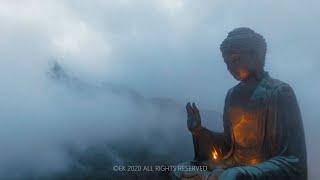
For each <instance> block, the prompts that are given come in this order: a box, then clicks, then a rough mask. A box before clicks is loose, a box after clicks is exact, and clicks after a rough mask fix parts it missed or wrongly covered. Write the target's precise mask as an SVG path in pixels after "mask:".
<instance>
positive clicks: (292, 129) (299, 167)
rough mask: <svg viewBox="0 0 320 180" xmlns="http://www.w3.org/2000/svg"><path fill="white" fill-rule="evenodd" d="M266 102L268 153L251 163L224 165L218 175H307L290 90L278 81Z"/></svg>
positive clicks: (276, 179)
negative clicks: (263, 157) (256, 162)
mask: <svg viewBox="0 0 320 180" xmlns="http://www.w3.org/2000/svg"><path fill="white" fill-rule="evenodd" d="M270 103H271V104H270V109H269V113H268V122H267V124H268V125H267V134H266V146H267V148H266V149H267V152H269V153H271V156H272V157H271V158H270V159H269V160H267V161H265V162H262V163H260V164H257V165H254V166H245V167H236V168H231V169H228V170H226V171H225V172H224V173H223V174H222V175H221V176H220V179H222V180H224V179H228V180H229V179H231V180H232V179H250V180H260V179H267V180H269V179H272V180H282V179H298V180H302V179H303V180H305V179H307V163H306V149H305V140H304V131H303V125H302V120H301V115H300V110H299V107H298V104H297V100H296V97H295V95H294V92H293V90H292V89H291V88H290V86H289V85H282V86H281V87H279V88H278V89H277V90H276V91H275V93H274V94H273V96H272V99H271V102H270Z"/></svg>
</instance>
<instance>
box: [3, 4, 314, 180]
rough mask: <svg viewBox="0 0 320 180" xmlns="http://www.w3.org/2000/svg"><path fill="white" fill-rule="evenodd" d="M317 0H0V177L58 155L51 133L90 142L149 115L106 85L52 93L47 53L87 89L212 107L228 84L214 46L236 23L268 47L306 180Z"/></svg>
mask: <svg viewBox="0 0 320 180" xmlns="http://www.w3.org/2000/svg"><path fill="white" fill-rule="evenodd" d="M319 6H320V3H319V2H317V1H316V0H314V1H304V2H302V1H296V0H284V1H270V0H264V1H253V0H244V1H241V2H240V1H236V0H200V1H194V0H91V1H85V0H69V1H68V0H0V58H1V60H0V82H1V84H0V123H1V126H0V143H1V144H2V145H1V147H2V148H1V150H0V153H1V154H0V173H1V172H3V173H6V172H8V169H10V168H11V166H12V167H15V163H16V164H21V163H25V164H29V163H30V162H32V160H33V159H34V158H39V159H41V160H39V162H38V164H34V168H35V169H36V170H38V169H40V171H41V168H44V167H43V166H42V165H43V164H46V167H45V168H46V169H47V168H49V169H54V170H59V168H63V167H61V164H65V163H64V162H65V161H67V159H68V158H66V157H64V156H65V155H64V154H63V153H62V152H61V151H60V150H59V147H60V146H57V144H61V143H62V141H63V142H64V141H66V142H68V141H72V142H74V141H77V140H79V137H81V138H80V139H82V140H79V141H85V142H87V141H88V142H92V141H94V140H97V141H99V140H100V139H105V138H106V137H105V136H113V135H112V133H108V134H107V135H106V134H104V133H103V132H105V129H106V128H108V127H110V126H113V125H114V124H117V126H116V127H118V126H119V127H120V126H121V127H123V126H124V125H125V126H126V125H128V124H126V123H129V124H130V123H134V122H131V121H130V122H128V121H129V120H128V118H127V117H135V118H140V117H141V118H142V117H145V116H148V117H152V116H153V111H154V110H153V109H152V107H146V108H147V109H148V111H147V112H146V111H145V109H144V111H141V110H138V109H137V108H136V107H135V105H134V104H130V102H127V100H126V99H125V98H121V97H113V95H111V94H108V93H107V94H103V95H99V96H95V95H92V96H85V97H84V96H83V95H81V97H80V95H78V94H77V93H76V92H74V93H73V92H70V91H67V90H64V89H60V88H59V87H57V86H56V84H54V83H52V81H50V79H49V78H48V76H47V72H48V69H49V67H50V63H51V62H52V61H57V62H58V63H59V64H61V65H62V66H63V67H65V68H66V69H67V71H68V72H69V73H71V74H73V75H74V76H76V77H78V78H79V79H81V80H82V81H85V82H87V83H89V84H92V85H98V84H99V83H101V82H111V83H116V84H119V85H124V86H126V87H130V88H133V89H135V90H136V91H138V92H140V93H141V94H143V95H144V96H146V97H163V98H171V99H173V100H175V101H176V102H179V103H181V104H184V103H185V102H186V101H189V100H191V101H196V102H197V103H198V104H199V107H200V110H201V108H206V109H212V110H216V111H218V112H222V108H223V101H224V96H225V94H226V91H227V90H228V89H229V88H230V87H232V86H233V85H235V84H236V81H235V80H233V79H232V77H231V75H229V74H228V72H227V70H226V67H225V65H224V63H223V60H222V57H221V54H220V52H219V45H220V43H221V41H222V40H223V39H224V38H225V37H226V35H227V33H228V32H229V31H231V30H232V29H234V28H236V27H241V26H246V27H250V28H252V29H254V30H255V31H257V32H258V33H260V34H262V35H263V36H264V37H265V39H266V41H267V43H268V52H267V59H266V69H267V71H269V73H270V75H271V76H273V77H275V78H278V79H281V80H283V81H285V82H288V83H289V84H290V85H291V86H292V87H293V88H294V90H295V92H296V95H297V98H298V100H299V103H300V107H301V110H302V115H303V120H304V125H305V131H306V138H307V145H308V147H307V148H308V153H309V154H308V159H309V164H310V166H309V167H310V170H309V171H310V177H311V179H313V178H312V177H317V176H316V175H319V173H318V172H316V169H317V166H318V165H319V163H320V156H318V154H317V153H318V152H319V150H320V146H319V143H317V141H316V138H317V137H318V136H319V135H320V134H319V128H320V123H319V122H318V121H319V119H320V115H319V113H318V108H319V106H320V96H319V94H318V93H319V92H320V83H319V82H320V81H319V68H320V61H319V57H318V54H319V45H318V43H319V41H320V35H319V32H320V24H319V23H318V22H319V20H320V11H319V9H318V7H319ZM101 96H103V98H102V97H101ZM105 100H106V101H107V102H105ZM110 106H111V109H112V111H110V112H107V115H106V112H105V107H110ZM83 111H86V113H84V112H83ZM105 117H111V118H110V119H108V122H105ZM71 119H72V120H71ZM74 119H77V120H74ZM79 119H81V121H80V120H79ZM114 121H116V122H114ZM79 122H80V123H79ZM164 126H165V125H164ZM146 127H148V126H146ZM86 128H87V129H86ZM183 128H185V127H183ZM84 129H85V130H88V129H89V132H95V133H90V134H83V131H84ZM109 129H110V128H109ZM129 129H130V128H129V127H127V128H124V129H122V130H123V131H124V132H126V131H127V130H129ZM110 132H112V129H110ZM124 132H123V133H124ZM30 143H32V144H33V145H32V146H30V145H29V144H30ZM44 144H45V145H44ZM80 144H81V143H80ZM35 149H37V150H35ZM40 149H41V150H40ZM26 154H28V155H27V156H26ZM48 155H50V157H48ZM13 159H14V161H13ZM8 162H10V163H8ZM8 164H9V165H8ZM26 166H27V165H26Z"/></svg>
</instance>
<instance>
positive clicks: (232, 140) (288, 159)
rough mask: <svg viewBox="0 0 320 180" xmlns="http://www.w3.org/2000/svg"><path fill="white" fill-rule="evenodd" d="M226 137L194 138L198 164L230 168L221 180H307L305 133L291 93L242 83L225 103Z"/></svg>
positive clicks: (271, 84)
mask: <svg viewBox="0 0 320 180" xmlns="http://www.w3.org/2000/svg"><path fill="white" fill-rule="evenodd" d="M223 126H224V132H222V133H219V132H213V131H210V130H208V129H206V128H204V127H202V128H201V130H200V131H199V132H198V133H197V134H196V135H195V136H194V145H195V147H196V151H197V152H196V157H195V158H196V160H199V161H203V160H208V159H212V151H213V150H215V151H216V152H218V157H219V158H218V160H217V161H220V162H221V163H225V162H227V163H225V164H226V168H225V171H224V172H223V173H222V174H221V175H220V177H219V179H222V180H224V179H228V180H229V179H240V180H241V179H249V180H269V179H272V180H283V179H297V180H306V179H307V158H306V157H307V156H306V145H305V137H304V129H303V124H302V119H301V114H300V110H299V106H298V103H297V100H296V97H295V94H294V91H293V89H292V88H291V87H290V86H289V85H288V84H286V83H284V82H281V81H279V80H276V79H273V78H271V77H270V76H269V75H268V74H267V73H266V74H265V76H264V77H263V79H262V80H260V81H257V82H253V83H247V84H246V83H243V82H241V83H239V84H238V85H236V86H235V87H233V88H231V89H230V90H229V91H228V93H227V96H226V99H225V107H224V113H223Z"/></svg>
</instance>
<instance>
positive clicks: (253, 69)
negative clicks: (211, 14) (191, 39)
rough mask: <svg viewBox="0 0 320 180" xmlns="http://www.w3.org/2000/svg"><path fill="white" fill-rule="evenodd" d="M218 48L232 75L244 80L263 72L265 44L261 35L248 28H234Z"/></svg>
mask: <svg viewBox="0 0 320 180" xmlns="http://www.w3.org/2000/svg"><path fill="white" fill-rule="evenodd" d="M220 50H221V53H222V56H223V59H224V62H225V63H226V65H227V68H228V70H229V72H230V73H231V74H232V76H233V77H234V78H235V79H237V80H239V81H245V80H247V79H248V78H250V77H256V76H260V75H261V73H263V72H264V63H265V56H266V50H267V44H266V41H265V39H264V38H263V36H261V35H260V34H258V33H256V32H255V31H253V30H252V29H250V28H245V27H241V28H236V29H234V30H232V31H231V32H229V33H228V36H227V38H226V39H225V40H223V42H222V43H221V45H220Z"/></svg>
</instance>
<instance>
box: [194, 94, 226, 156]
mask: <svg viewBox="0 0 320 180" xmlns="http://www.w3.org/2000/svg"><path fill="white" fill-rule="evenodd" d="M228 101H229V93H228V95H227V97H226V100H225V107H224V112H223V126H224V132H221V133H218V132H213V131H210V130H209V129H207V128H205V127H201V129H200V131H199V132H198V133H197V134H196V135H195V136H194V143H196V145H195V146H198V147H197V149H198V160H208V159H212V150H213V149H216V151H217V152H218V155H219V156H220V157H221V156H225V155H226V154H227V153H228V152H229V150H230V146H231V138H230V127H229V123H228V117H227V113H226V110H227V108H228Z"/></svg>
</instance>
